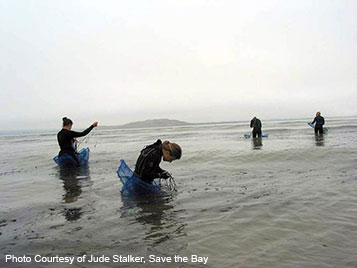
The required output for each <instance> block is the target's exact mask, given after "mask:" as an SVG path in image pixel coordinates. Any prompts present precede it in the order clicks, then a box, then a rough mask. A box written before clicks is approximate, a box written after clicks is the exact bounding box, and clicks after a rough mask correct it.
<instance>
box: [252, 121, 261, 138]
mask: <svg viewBox="0 0 357 268" xmlns="http://www.w3.org/2000/svg"><path fill="white" fill-rule="evenodd" d="M250 127H251V128H253V138H255V137H257V135H258V137H259V138H261V137H262V122H260V120H259V119H258V118H256V117H255V116H254V117H253V119H252V120H251V121H250Z"/></svg>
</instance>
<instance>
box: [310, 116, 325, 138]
mask: <svg viewBox="0 0 357 268" xmlns="http://www.w3.org/2000/svg"><path fill="white" fill-rule="evenodd" d="M311 124H312V125H313V124H315V134H323V125H324V124H325V119H324V118H323V117H322V116H321V113H320V112H317V113H316V117H315V118H314V121H312V122H311Z"/></svg>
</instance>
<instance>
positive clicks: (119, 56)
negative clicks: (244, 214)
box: [0, 0, 357, 130]
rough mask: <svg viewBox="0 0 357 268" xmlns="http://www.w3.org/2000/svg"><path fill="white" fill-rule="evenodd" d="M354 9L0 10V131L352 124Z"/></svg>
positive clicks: (177, 5)
mask: <svg viewBox="0 0 357 268" xmlns="http://www.w3.org/2000/svg"><path fill="white" fill-rule="evenodd" d="M356 14H357V1H355V0H352V1H347V0H336V1H331V0H321V1H314V0H303V1H295V0H294V1H293V0H291V1H288V0H284V1H279V0H276V1H274V0H262V1H251V0H250V1H246V0H245V1H238V0H232V1H224V0H219V1H218V0H217V1H213V0H206V1H200V0H178V1H170V0H162V1H161V0H157V1H150V0H143V1H139V0H128V1H103V0H100V1H99V0H97V1H90V0H83V1H46V0H41V1H40V0H38V1H31V0H23V1H21V0H0V90H1V93H0V107H1V110H0V129H3V130H4V129H29V128H31V129H33V128H60V127H61V118H62V117H63V116H68V117H69V118H71V119H72V120H73V121H74V122H75V124H76V126H77V127H86V126H87V125H89V124H90V123H92V121H94V120H98V121H99V123H100V124H101V125H116V124H124V123H128V122H132V121H141V120H146V119H154V118H170V119H178V120H183V121H188V122H209V121H230V120H246V119H250V118H251V117H252V116H254V115H256V116H258V117H260V118H261V119H263V120H264V119H273V118H301V117H311V118H312V117H313V116H314V114H315V112H316V111H318V110H319V111H321V112H322V115H325V117H328V116H344V115H357V105H356V104H357V68H356V63H357V19H356Z"/></svg>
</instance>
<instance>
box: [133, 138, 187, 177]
mask: <svg viewBox="0 0 357 268" xmlns="http://www.w3.org/2000/svg"><path fill="white" fill-rule="evenodd" d="M181 155H182V150H181V147H180V146H179V145H178V144H176V143H171V142H169V141H164V143H162V142H161V140H157V141H156V142H155V143H153V144H151V145H148V146H146V147H145V148H144V149H143V150H141V152H140V155H139V157H138V160H137V161H136V165H135V171H134V175H135V176H137V177H139V178H140V179H141V180H143V181H145V182H147V183H152V182H153V180H154V179H156V178H163V179H167V178H169V177H170V174H169V173H168V172H167V171H166V170H163V169H161V168H160V166H159V164H160V162H161V159H163V160H164V161H168V162H170V163H171V162H172V161H174V160H176V159H180V158H181Z"/></svg>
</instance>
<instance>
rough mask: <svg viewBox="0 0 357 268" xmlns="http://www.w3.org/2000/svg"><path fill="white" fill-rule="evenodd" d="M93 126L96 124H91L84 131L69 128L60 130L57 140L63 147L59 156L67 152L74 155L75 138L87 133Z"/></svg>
mask: <svg viewBox="0 0 357 268" xmlns="http://www.w3.org/2000/svg"><path fill="white" fill-rule="evenodd" d="M93 128H94V126H93V125H91V126H90V127H89V128H87V129H86V130H84V131H82V132H76V131H72V130H67V129H62V130H61V131H60V132H58V133H57V141H58V144H59V146H60V149H61V150H60V152H59V154H58V156H61V155H64V154H65V153H67V154H70V155H74V153H75V151H76V150H75V146H74V138H78V137H83V136H85V135H87V134H88V133H89V132H90V131H91V130H92V129H93Z"/></svg>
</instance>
